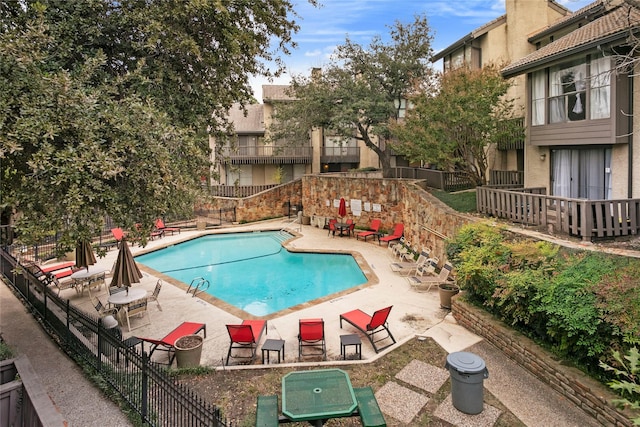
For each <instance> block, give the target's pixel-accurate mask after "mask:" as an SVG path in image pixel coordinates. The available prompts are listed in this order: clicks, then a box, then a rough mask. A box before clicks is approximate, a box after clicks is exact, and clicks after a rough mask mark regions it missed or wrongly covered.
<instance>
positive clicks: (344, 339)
mask: <svg viewBox="0 0 640 427" xmlns="http://www.w3.org/2000/svg"><path fill="white" fill-rule="evenodd" d="M351 345H353V346H355V347H356V354H357V355H358V358H359V359H362V341H361V340H360V336H358V335H356V334H349V335H340V354H341V355H342V358H343V359H344V360H346V359H347V347H348V346H351Z"/></svg>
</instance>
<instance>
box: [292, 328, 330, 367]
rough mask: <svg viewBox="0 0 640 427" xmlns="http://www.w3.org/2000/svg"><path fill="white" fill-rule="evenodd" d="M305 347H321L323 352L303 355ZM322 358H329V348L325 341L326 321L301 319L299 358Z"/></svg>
mask: <svg viewBox="0 0 640 427" xmlns="http://www.w3.org/2000/svg"><path fill="white" fill-rule="evenodd" d="M303 347H314V348H316V349H317V348H318V347H320V349H321V352H313V353H307V354H302V349H303ZM320 355H321V356H322V359H323V360H326V358H327V346H326V343H325V340H324V320H323V319H300V321H299V333H298V357H302V356H320Z"/></svg>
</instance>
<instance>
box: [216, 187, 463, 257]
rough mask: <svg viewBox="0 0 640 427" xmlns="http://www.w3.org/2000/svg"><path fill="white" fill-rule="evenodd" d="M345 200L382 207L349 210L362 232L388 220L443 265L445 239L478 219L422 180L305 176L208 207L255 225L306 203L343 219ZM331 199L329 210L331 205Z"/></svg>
mask: <svg viewBox="0 0 640 427" xmlns="http://www.w3.org/2000/svg"><path fill="white" fill-rule="evenodd" d="M341 197H344V198H345V200H346V201H347V202H350V201H351V199H359V200H361V201H362V203H363V204H364V203H365V202H370V203H372V204H373V203H379V204H380V205H381V211H380V212H373V211H371V212H366V211H364V210H363V212H362V215H361V216H358V217H355V216H353V214H352V213H351V209H350V208H347V217H348V218H352V219H353V220H354V221H355V223H356V228H360V229H366V228H368V226H369V224H370V223H371V220H372V219H374V218H379V219H381V220H382V227H381V229H382V230H384V231H387V232H388V231H391V230H392V229H393V225H394V224H395V223H397V222H402V223H403V224H404V225H405V231H404V235H405V238H406V239H407V240H408V241H409V242H410V243H411V245H412V247H414V248H415V249H417V250H421V249H422V248H429V249H431V251H432V252H431V253H432V255H434V256H437V257H439V258H440V260H441V263H443V262H444V261H445V259H446V252H445V240H444V239H445V238H446V237H449V236H453V235H455V234H456V231H457V230H458V228H460V227H461V226H462V225H464V224H466V223H467V222H469V221H471V220H473V218H471V217H469V216H466V215H462V214H460V213H459V212H456V211H455V210H453V209H451V208H450V207H448V206H447V205H445V204H444V203H442V202H441V201H440V200H438V199H437V198H436V197H434V196H432V195H431V194H430V193H429V192H428V191H426V190H425V189H424V188H422V187H421V186H420V185H419V182H417V181H411V180H404V179H385V178H379V177H377V176H376V177H372V176H367V175H366V174H364V176H363V174H356V175H353V176H352V175H346V176H345V175H344V174H335V175H333V174H326V175H325V174H320V175H305V176H304V177H302V179H301V180H296V181H292V182H289V183H287V184H283V185H280V186H278V187H274V188H272V189H270V190H267V191H263V192H261V193H258V194H255V195H254V196H251V197H246V198H242V199H240V198H229V197H217V198H215V199H214V200H213V202H212V203H211V204H210V205H208V206H207V207H208V208H212V209H222V208H232V207H235V208H236V220H237V221H238V222H252V221H259V220H263V219H267V218H276V217H281V216H283V215H284V214H285V213H286V211H285V210H284V209H283V206H284V205H285V203H291V205H298V204H302V206H303V213H304V215H306V216H309V217H311V216H323V217H337V214H338V210H337V208H335V207H334V206H333V201H334V200H336V199H340V198H341ZM327 200H328V201H329V206H327Z"/></svg>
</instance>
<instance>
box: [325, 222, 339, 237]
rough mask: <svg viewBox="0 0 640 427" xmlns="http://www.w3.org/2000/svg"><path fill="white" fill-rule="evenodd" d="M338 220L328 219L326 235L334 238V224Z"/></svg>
mask: <svg viewBox="0 0 640 427" xmlns="http://www.w3.org/2000/svg"><path fill="white" fill-rule="evenodd" d="M337 222H338V220H336V219H330V220H329V233H328V234H327V235H331V234H333V237H336V223H337Z"/></svg>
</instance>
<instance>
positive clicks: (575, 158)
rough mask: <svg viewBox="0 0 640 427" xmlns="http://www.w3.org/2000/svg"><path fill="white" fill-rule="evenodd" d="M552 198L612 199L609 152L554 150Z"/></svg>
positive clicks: (596, 150)
mask: <svg viewBox="0 0 640 427" xmlns="http://www.w3.org/2000/svg"><path fill="white" fill-rule="evenodd" d="M551 167H552V169H551V170H552V177H551V180H552V188H553V195H554V196H559V197H570V198H580V199H591V200H600V199H611V193H612V188H611V148H588V149H570V150H553V151H552V158H551Z"/></svg>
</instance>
